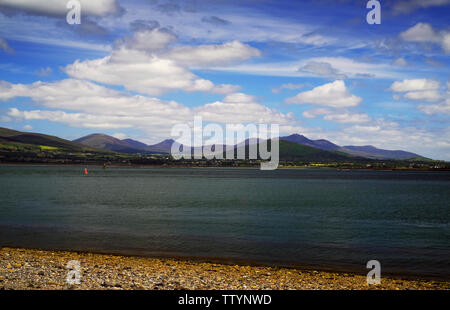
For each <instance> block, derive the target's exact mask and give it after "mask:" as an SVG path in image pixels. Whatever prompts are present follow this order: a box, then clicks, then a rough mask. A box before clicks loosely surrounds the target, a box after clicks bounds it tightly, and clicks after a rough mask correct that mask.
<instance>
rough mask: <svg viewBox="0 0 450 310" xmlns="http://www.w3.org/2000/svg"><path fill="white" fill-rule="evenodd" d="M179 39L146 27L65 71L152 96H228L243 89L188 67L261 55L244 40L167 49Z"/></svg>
mask: <svg viewBox="0 0 450 310" xmlns="http://www.w3.org/2000/svg"><path fill="white" fill-rule="evenodd" d="M175 39H176V37H175V36H174V35H173V34H172V33H171V32H169V31H166V30H163V29H160V28H154V29H148V28H147V29H141V30H140V31H137V32H135V33H134V34H133V35H132V36H130V37H126V38H123V39H120V40H117V41H116V43H115V47H114V50H113V51H112V53H111V54H110V55H109V56H106V57H104V58H100V59H94V60H86V61H78V60H77V61H75V62H74V63H73V64H70V65H68V66H66V67H65V68H64V71H65V72H66V73H67V74H68V75H69V76H71V77H73V78H77V79H86V80H90V81H95V82H100V83H104V84H109V85H122V86H124V87H125V88H126V89H128V90H131V91H137V92H140V93H143V94H148V95H151V96H157V95H161V94H163V93H167V92H170V91H175V90H184V91H188V92H192V91H203V92H212V93H219V94H226V93H231V92H236V91H237V90H239V88H240V87H239V86H235V85H228V84H222V85H214V84H213V83H212V82H211V81H209V80H205V79H202V78H200V77H198V76H197V75H195V74H194V73H192V72H191V71H189V69H188V68H189V67H197V66H202V67H206V66H208V65H211V64H228V63H231V62H235V61H242V60H245V59H248V58H251V57H254V56H258V55H259V54H260V52H259V51H258V50H257V49H255V48H252V47H250V46H249V45H246V44H243V43H240V42H238V41H233V42H228V43H224V44H220V45H200V46H196V47H191V46H185V47H175V48H172V49H167V46H168V45H169V44H170V43H171V42H174V40H175Z"/></svg>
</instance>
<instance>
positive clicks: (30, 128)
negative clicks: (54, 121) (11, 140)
mask: <svg viewBox="0 0 450 310" xmlns="http://www.w3.org/2000/svg"><path fill="white" fill-rule="evenodd" d="M23 129H25V130H32V129H33V126H31V125H25V126H23Z"/></svg>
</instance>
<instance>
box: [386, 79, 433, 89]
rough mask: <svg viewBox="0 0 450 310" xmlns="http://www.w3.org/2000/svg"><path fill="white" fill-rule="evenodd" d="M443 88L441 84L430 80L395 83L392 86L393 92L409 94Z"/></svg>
mask: <svg viewBox="0 0 450 310" xmlns="http://www.w3.org/2000/svg"><path fill="white" fill-rule="evenodd" d="M439 87H441V83H440V82H439V81H436V80H430V79H413V80H403V81H395V82H394V83H393V84H392V85H391V90H392V91H394V92H409V91H424V90H435V89H439Z"/></svg>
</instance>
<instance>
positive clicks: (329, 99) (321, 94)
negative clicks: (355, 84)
mask: <svg viewBox="0 0 450 310" xmlns="http://www.w3.org/2000/svg"><path fill="white" fill-rule="evenodd" d="M361 101H362V98H360V97H358V96H355V95H353V94H350V92H349V91H348V90H347V87H346V86H345V83H344V81H342V80H337V81H334V82H332V83H328V84H324V85H322V86H317V87H315V88H314V89H312V90H310V91H306V92H301V93H299V94H297V95H296V96H295V97H292V98H288V99H286V102H287V103H290V104H305V103H309V104H313V105H321V106H327V107H334V108H339V107H353V106H357V105H358V104H359V103H360V102H361Z"/></svg>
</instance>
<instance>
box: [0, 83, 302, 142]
mask: <svg viewBox="0 0 450 310" xmlns="http://www.w3.org/2000/svg"><path fill="white" fill-rule="evenodd" d="M14 97H30V98H31V99H32V100H33V101H34V102H35V104H38V105H41V106H43V107H45V108H49V109H54V110H44V109H35V110H31V111H23V110H20V109H18V108H11V109H10V110H9V112H8V116H9V117H11V118H15V119H21V120H25V121H28V120H48V121H51V122H58V123H63V124H66V125H69V126H73V127H83V128H94V129H121V128H134V129H138V130H143V131H144V132H147V133H148V134H149V135H151V136H153V137H161V138H167V137H169V136H170V130H171V128H172V126H174V125H175V124H180V123H190V122H192V120H193V119H194V116H196V115H199V116H202V117H203V119H204V121H206V122H218V123H233V124H234V123H258V122H263V123H277V124H295V123H296V122H297V121H296V120H295V118H294V116H293V115H292V113H287V114H284V113H281V112H279V111H277V110H275V109H270V108H268V107H266V106H265V105H263V104H260V103H257V102H256V99H255V97H253V96H251V95H247V94H243V93H234V94H230V95H227V96H226V97H225V98H224V99H223V100H222V101H218V102H214V103H210V104H206V105H203V106H199V107H196V108H189V107H187V106H184V105H182V104H179V103H177V102H174V101H162V100H159V99H156V98H149V97H146V96H139V95H129V94H125V93H122V92H120V91H116V90H113V89H109V88H106V87H103V86H100V85H96V84H94V83H91V82H88V81H82V80H74V79H67V80H62V81H59V82H54V83H45V82H36V83H33V84H29V85H25V84H11V83H8V82H0V100H8V99H11V98H14ZM65 110H70V112H67V111H65ZM72 111H73V112H72ZM148 142H150V141H148ZM152 142H157V141H152Z"/></svg>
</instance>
